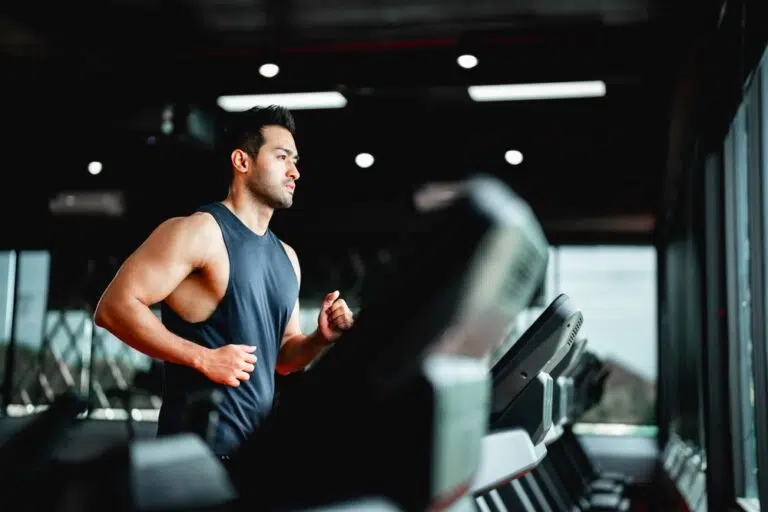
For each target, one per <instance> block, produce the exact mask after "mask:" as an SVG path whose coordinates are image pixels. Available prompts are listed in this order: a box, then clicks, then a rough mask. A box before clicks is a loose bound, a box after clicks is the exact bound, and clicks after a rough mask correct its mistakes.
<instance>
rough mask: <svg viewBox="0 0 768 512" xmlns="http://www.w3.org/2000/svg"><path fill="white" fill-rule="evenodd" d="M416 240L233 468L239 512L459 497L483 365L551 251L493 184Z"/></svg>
mask: <svg viewBox="0 0 768 512" xmlns="http://www.w3.org/2000/svg"><path fill="white" fill-rule="evenodd" d="M415 233H416V235H417V236H416V237H415V238H414V239H413V240H412V241H411V242H410V243H411V245H409V249H412V250H409V251H407V253H406V254H405V255H404V256H403V260H402V261H401V262H400V263H399V265H398V270H399V274H400V275H399V279H397V280H392V281H390V282H388V283H386V284H384V285H383V286H382V289H380V290H379V291H378V293H377V295H376V300H375V302H371V303H369V304H368V305H367V306H366V307H365V308H364V309H363V310H362V311H361V312H360V314H359V316H358V318H357V320H356V322H355V326H354V327H353V328H352V329H351V330H350V331H348V332H346V333H345V334H344V335H343V336H342V338H341V339H340V340H339V341H338V342H337V343H336V346H335V347H334V348H333V349H332V350H330V351H329V352H328V353H327V354H326V355H325V356H324V357H323V358H322V359H321V360H319V361H318V362H317V363H316V365H315V366H314V367H313V368H312V369H311V370H310V371H308V372H306V375H305V376H304V377H303V379H302V382H301V389H300V390H299V392H297V393H292V396H291V399H290V400H287V399H286V400H284V401H282V402H281V405H280V407H279V408H278V409H277V410H276V411H275V412H274V414H272V415H271V416H270V417H269V418H267V420H266V421H265V422H264V424H263V426H262V428H261V429H260V430H259V431H258V432H256V433H255V434H254V435H253V436H252V437H251V439H249V441H248V442H247V443H246V444H244V445H243V447H242V448H241V450H240V451H239V452H238V453H237V454H236V455H235V456H234V457H233V461H232V468H233V469H232V471H231V472H232V475H233V482H234V483H235V486H236V487H237V489H238V493H239V495H240V502H241V503H242V505H243V507H247V506H252V505H253V504H254V503H258V504H259V507H262V508H266V509H273V508H282V509H285V508H293V509H297V508H302V509H303V508H307V507H312V506H320V505H324V504H330V503H338V502H342V501H345V500H349V499H355V498H363V497H367V496H379V497H382V498H384V499H387V500H390V501H391V502H392V503H394V504H395V505H396V506H398V507H400V508H402V509H404V510H426V509H428V508H430V507H437V508H440V507H444V506H446V505H447V504H451V503H456V502H457V500H459V499H460V498H461V496H462V495H463V494H465V493H466V490H467V489H468V488H469V486H470V482H471V480H472V477H473V473H474V471H475V469H476V468H477V466H478V463H479V457H480V450H481V442H482V441H481V440H482V437H483V434H485V430H486V424H487V419H488V414H489V411H488V402H489V400H490V396H489V395H490V382H489V375H488V371H487V367H486V365H485V363H484V362H483V360H482V358H483V357H484V356H485V355H486V354H487V353H488V352H489V351H490V349H491V348H492V347H493V346H495V345H497V344H498V343H499V342H501V340H502V337H503V335H504V333H505V332H506V330H507V327H508V325H509V324H510V323H511V321H512V320H513V318H514V316H515V315H516V314H517V313H518V312H519V311H520V310H521V309H522V308H523V307H525V305H526V304H527V303H528V301H529V300H530V297H531V296H532V294H533V292H534V291H535V289H536V287H537V285H538V282H539V280H540V278H541V276H542V275H543V271H544V268H545V267H546V260H547V245H546V241H545V239H544V237H543V235H542V233H541V231H540V228H539V226H538V224H537V223H536V221H535V219H534V217H533V215H532V213H531V212H530V210H529V209H528V207H527V206H526V205H525V204H524V203H523V202H522V201H521V200H520V199H519V198H517V197H516V196H515V195H514V194H512V193H511V192H509V191H508V190H507V189H506V187H504V186H503V185H501V184H500V183H499V182H497V181H495V180H491V179H488V178H477V179H474V180H470V181H469V182H468V183H466V184H464V185H463V186H462V190H461V193H460V194H458V195H457V196H456V197H455V199H454V201H452V202H449V203H444V204H443V205H441V207H440V208H437V209H434V210H431V211H430V212H429V213H427V214H425V215H423V218H422V219H421V223H420V225H418V226H416V227H415ZM437 262H439V264H438V263H437ZM254 460H258V461H259V464H258V465H257V466H254V464H253V463H252V461H254ZM296 461H300V462H298V463H297V462H296ZM331 464H332V466H333V470H332V471H331V470H330V466H329V465H331ZM393 467H396V468H397V473H396V474H393V473H392V472H391V468H393ZM286 475H290V478H286ZM297 488H301V492H300V493H299V492H296V489H297Z"/></svg>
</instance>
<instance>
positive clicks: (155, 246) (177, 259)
mask: <svg viewBox="0 0 768 512" xmlns="http://www.w3.org/2000/svg"><path fill="white" fill-rule="evenodd" d="M197 223H198V224H199V219H198V220H197ZM201 227H202V226H199V225H197V226H195V221H190V219H189V218H177V219H170V220H167V221H165V222H164V223H163V224H161V225H160V226H158V227H157V228H156V229H155V230H154V231H153V232H152V234H151V235H150V236H149V237H148V238H147V239H146V241H144V243H143V244H142V245H141V246H140V247H139V248H138V249H137V250H136V251H135V252H134V253H133V254H131V255H130V256H129V257H128V258H127V259H126V260H125V262H124V263H123V265H122V267H121V268H120V270H119V271H118V273H117V275H116V276H115V279H114V280H113V281H112V283H111V284H110V286H109V289H108V290H107V293H108V294H109V293H114V294H117V295H121V296H130V297H131V298H133V299H137V300H139V301H140V302H142V303H144V304H146V305H147V306H151V305H153V304H156V303H158V302H160V301H162V300H163V299H165V298H166V297H168V295H170V294H171V292H173V290H174V289H176V287H177V286H178V285H179V284H180V283H181V282H182V281H183V280H184V279H185V278H186V277H187V276H188V275H189V274H190V273H191V272H192V271H193V270H195V269H196V268H198V267H200V266H201V265H202V262H203V261H204V260H205V251H206V247H207V244H206V243H204V241H203V240H201V238H202V234H203V233H201V232H200V231H198V230H199V229H200V228H201Z"/></svg>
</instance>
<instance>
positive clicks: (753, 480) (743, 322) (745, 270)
mask: <svg viewBox="0 0 768 512" xmlns="http://www.w3.org/2000/svg"><path fill="white" fill-rule="evenodd" d="M745 108H746V107H745V106H744V105H742V106H741V107H740V108H739V111H738V112H737V114H736V118H735V119H734V122H733V126H732V127H731V133H732V135H733V166H734V169H733V179H734V181H735V183H734V193H735V201H734V207H735V209H736V212H735V214H736V215H735V221H736V225H735V226H734V228H735V237H734V242H735V249H736V251H735V253H736V269H735V270H736V297H734V299H735V301H736V302H735V304H736V312H737V313H736V314H737V318H736V322H737V328H738V343H739V357H738V361H739V370H738V375H739V387H740V396H741V400H742V404H741V412H742V418H741V420H742V424H741V430H742V442H743V450H744V453H743V455H744V458H743V462H744V493H745V494H744V495H745V496H746V497H748V498H752V497H756V496H757V446H756V442H755V391H754V383H753V379H752V333H751V316H752V315H751V295H750V294H751V288H750V282H749V281H750V273H749V256H750V250H749V213H748V212H749V202H748V181H747V117H746V111H745Z"/></svg>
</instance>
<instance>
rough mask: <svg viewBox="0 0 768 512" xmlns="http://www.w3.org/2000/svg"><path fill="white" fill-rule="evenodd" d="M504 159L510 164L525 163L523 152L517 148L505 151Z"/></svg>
mask: <svg viewBox="0 0 768 512" xmlns="http://www.w3.org/2000/svg"><path fill="white" fill-rule="evenodd" d="M504 160H506V161H507V163H508V164H510V165H520V164H521V163H523V154H522V153H521V152H520V151H518V150H516V149H510V150H509V151H507V152H506V153H504Z"/></svg>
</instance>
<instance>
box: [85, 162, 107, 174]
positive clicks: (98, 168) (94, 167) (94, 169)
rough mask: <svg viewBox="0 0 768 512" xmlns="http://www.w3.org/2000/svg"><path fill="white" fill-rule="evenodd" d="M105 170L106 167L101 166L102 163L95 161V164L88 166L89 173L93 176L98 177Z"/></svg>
mask: <svg viewBox="0 0 768 512" xmlns="http://www.w3.org/2000/svg"><path fill="white" fill-rule="evenodd" d="M103 168H104V166H103V165H101V162H97V161H95V160H94V161H93V162H91V163H89V164H88V173H89V174H91V175H93V176H96V175H97V174H99V173H100V172H101V170H102V169H103Z"/></svg>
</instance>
